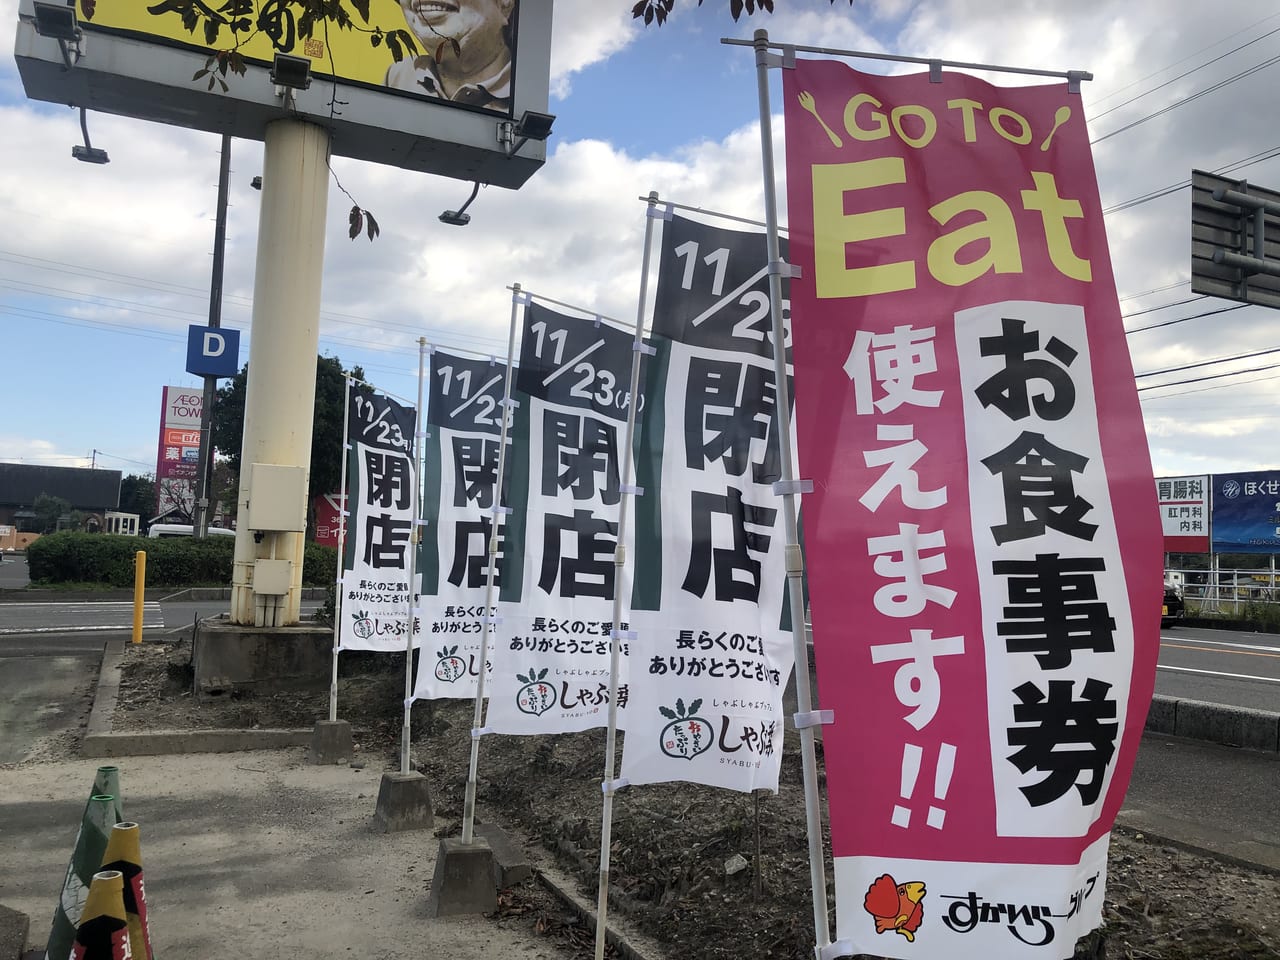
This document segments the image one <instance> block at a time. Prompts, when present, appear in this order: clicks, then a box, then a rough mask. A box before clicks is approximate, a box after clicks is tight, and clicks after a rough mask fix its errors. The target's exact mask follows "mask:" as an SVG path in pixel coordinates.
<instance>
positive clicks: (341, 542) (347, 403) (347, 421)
mask: <svg viewBox="0 0 1280 960" xmlns="http://www.w3.org/2000/svg"><path fill="white" fill-rule="evenodd" d="M344 382H345V384H346V390H344V391H343V396H342V483H341V485H340V486H339V487H338V490H339V493H338V569H337V571H336V578H335V580H334V588H333V663H332V664H331V669H330V673H329V722H330V723H333V722H334V721H335V720H337V719H338V651H339V650H340V649H341V646H342V579H343V578H342V574H343V570H342V558H343V555H344V554H345V553H346V550H347V451H348V450H350V449H351V439H350V438H349V437H348V436H347V431H349V430H350V429H351V385H352V383H353V381H352V379H351V378H350V377H347V378H346V380H345V381H344Z"/></svg>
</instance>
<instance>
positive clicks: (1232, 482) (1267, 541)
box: [1212, 470, 1280, 553]
mask: <svg viewBox="0 0 1280 960" xmlns="http://www.w3.org/2000/svg"><path fill="white" fill-rule="evenodd" d="M1212 506H1213V552H1214V553H1280V470H1257V471H1253V472H1250V473H1217V474H1214V475H1213V503H1212Z"/></svg>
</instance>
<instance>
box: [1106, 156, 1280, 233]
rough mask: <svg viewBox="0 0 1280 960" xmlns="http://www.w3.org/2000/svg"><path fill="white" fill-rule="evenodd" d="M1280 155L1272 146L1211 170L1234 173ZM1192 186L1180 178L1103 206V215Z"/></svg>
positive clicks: (1188, 181) (1187, 180)
mask: <svg viewBox="0 0 1280 960" xmlns="http://www.w3.org/2000/svg"><path fill="white" fill-rule="evenodd" d="M1275 157H1280V147H1271V148H1269V149H1267V150H1262V151H1259V152H1258V153H1255V154H1254V155H1253V156H1251V157H1245V158H1244V159H1243V160H1236V161H1233V162H1232V163H1228V164H1226V165H1225V166H1221V167H1218V169H1216V170H1213V171H1211V172H1212V173H1234V172H1235V171H1237V170H1243V169H1244V168H1245V167H1249V166H1252V165H1253V164H1255V163H1262V162H1263V161H1264V160H1272V159H1274V158H1275ZM1189 186H1191V179H1190V178H1188V179H1186V180H1180V181H1178V182H1177V183H1171V184H1170V185H1169V186H1167V187H1161V188H1159V189H1158V190H1152V191H1151V192H1150V193H1144V194H1142V196H1139V197H1134V198H1133V199H1131V200H1122V201H1121V202H1120V203H1114V204H1112V205H1111V206H1109V207H1103V208H1102V215H1103V216H1104V217H1105V216H1106V215H1107V214H1109V213H1119V212H1120V211H1121V210H1128V209H1129V208H1130V207H1136V206H1138V205H1140V204H1143V203H1149V202H1150V201H1152V200H1159V199H1160V198H1161V197H1167V196H1169V195H1170V194H1171V193H1177V192H1178V191H1179V190H1185V189H1187V187H1189Z"/></svg>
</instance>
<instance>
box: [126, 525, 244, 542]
mask: <svg viewBox="0 0 1280 960" xmlns="http://www.w3.org/2000/svg"><path fill="white" fill-rule="evenodd" d="M194 534H195V529H194V528H193V527H192V526H191V524H189V523H153V524H152V525H151V526H150V527H149V528H148V529H147V536H148V537H150V538H151V539H153V540H157V539H159V538H161V537H190V536H193V535H194ZM235 535H236V532H235V531H234V530H227V529H226V528H224V527H210V528H209V536H211V537H234V536H235Z"/></svg>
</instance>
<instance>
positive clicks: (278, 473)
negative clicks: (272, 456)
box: [249, 463, 307, 533]
mask: <svg viewBox="0 0 1280 960" xmlns="http://www.w3.org/2000/svg"><path fill="white" fill-rule="evenodd" d="M252 469H253V472H252V473H251V474H250V475H249V483H250V486H249V529H250V530H266V531H275V532H285V533H302V532H303V531H305V530H306V529H307V471H306V468H305V467H282V466H279V465H277V464H274V463H255V464H254V465H253V467H252Z"/></svg>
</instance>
